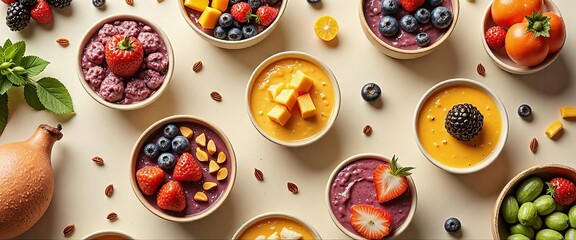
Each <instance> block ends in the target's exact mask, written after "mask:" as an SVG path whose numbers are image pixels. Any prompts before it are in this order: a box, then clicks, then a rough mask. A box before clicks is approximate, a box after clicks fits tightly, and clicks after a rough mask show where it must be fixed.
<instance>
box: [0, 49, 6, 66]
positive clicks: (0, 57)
mask: <svg viewBox="0 0 576 240" xmlns="http://www.w3.org/2000/svg"><path fill="white" fill-rule="evenodd" d="M3 62H6V60H5V59H4V49H3V48H0V63H3Z"/></svg>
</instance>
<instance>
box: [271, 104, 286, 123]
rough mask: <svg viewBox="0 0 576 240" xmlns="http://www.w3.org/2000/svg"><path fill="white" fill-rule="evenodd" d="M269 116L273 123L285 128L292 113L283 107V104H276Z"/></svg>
mask: <svg viewBox="0 0 576 240" xmlns="http://www.w3.org/2000/svg"><path fill="white" fill-rule="evenodd" d="M267 116H268V118H270V119H271V120H272V121H274V122H276V123H278V124H280V126H284V125H285V124H286V123H287V122H288V120H289V119H290V117H291V116H292V114H291V113H290V111H288V109H287V108H286V106H284V105H281V104H276V105H275V106H274V108H272V109H271V110H270V111H269V112H268V114H267Z"/></svg>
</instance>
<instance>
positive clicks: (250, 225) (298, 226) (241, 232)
mask: <svg viewBox="0 0 576 240" xmlns="http://www.w3.org/2000/svg"><path fill="white" fill-rule="evenodd" d="M274 237H276V238H274ZM232 239H302V240H312V239H322V237H320V234H318V232H316V230H315V229H314V227H313V226H312V225H310V224H309V223H307V222H305V221H304V220H302V219H300V218H297V217H295V216H292V215H290V214H287V213H281V212H270V213H263V214H260V215H258V216H255V217H253V218H252V219H250V220H248V221H247V222H246V223H244V224H242V226H240V228H238V230H237V231H236V233H234V236H233V237H232Z"/></svg>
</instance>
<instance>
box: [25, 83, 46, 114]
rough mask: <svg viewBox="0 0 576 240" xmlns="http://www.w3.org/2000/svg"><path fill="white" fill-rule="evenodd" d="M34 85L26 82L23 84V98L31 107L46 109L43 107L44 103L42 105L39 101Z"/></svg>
mask: <svg viewBox="0 0 576 240" xmlns="http://www.w3.org/2000/svg"><path fill="white" fill-rule="evenodd" d="M36 91H37V90H36V87H34V85H32V84H26V85H25V86H24V99H26V103H28V106H30V107H31V108H34V109H36V110H44V109H46V108H45V107H44V105H42V102H40V99H38V94H36Z"/></svg>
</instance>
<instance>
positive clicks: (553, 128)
mask: <svg viewBox="0 0 576 240" xmlns="http://www.w3.org/2000/svg"><path fill="white" fill-rule="evenodd" d="M563 128H564V126H563V125H562V123H561V122H560V121H554V122H553V123H550V125H548V127H547V128H546V132H545V133H546V136H547V137H548V138H550V139H554V138H555V137H556V135H557V134H558V133H559V132H560V131H562V129H563Z"/></svg>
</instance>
